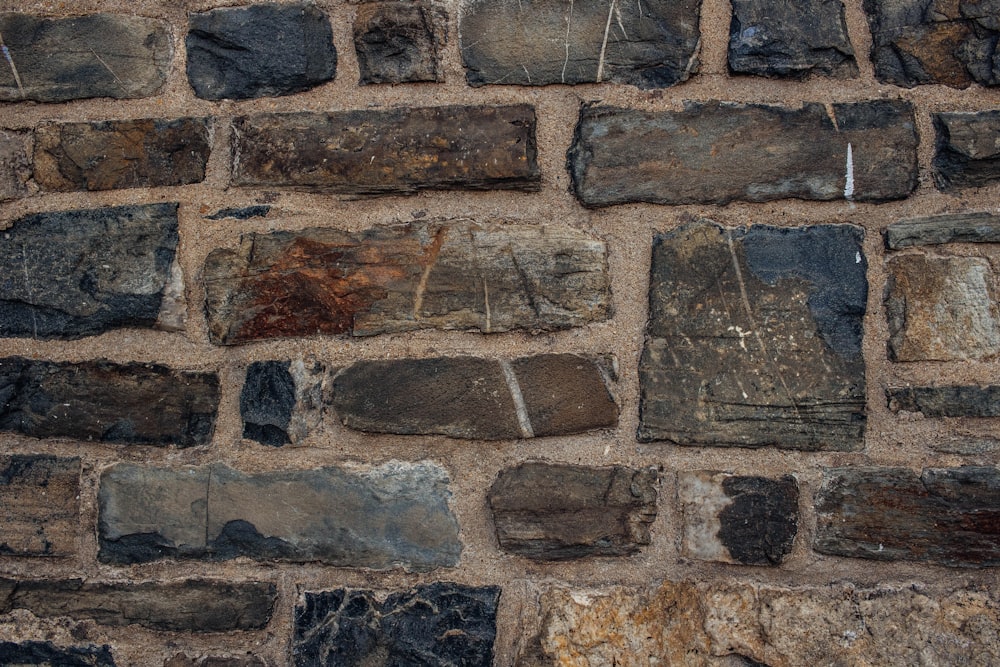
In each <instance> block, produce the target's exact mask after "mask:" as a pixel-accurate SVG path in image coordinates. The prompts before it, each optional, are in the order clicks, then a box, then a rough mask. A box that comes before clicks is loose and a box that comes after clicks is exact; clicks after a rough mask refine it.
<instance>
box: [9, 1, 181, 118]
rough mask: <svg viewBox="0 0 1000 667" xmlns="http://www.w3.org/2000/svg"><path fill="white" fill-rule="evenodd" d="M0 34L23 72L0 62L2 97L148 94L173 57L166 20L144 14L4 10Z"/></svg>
mask: <svg viewBox="0 0 1000 667" xmlns="http://www.w3.org/2000/svg"><path fill="white" fill-rule="evenodd" d="M0 34H2V35H3V40H4V45H5V46H6V47H7V51H8V52H9V53H10V60H11V61H12V62H13V63H14V66H15V67H16V68H17V73H18V76H17V78H15V77H14V70H13V69H12V68H11V67H8V66H7V65H8V63H6V62H5V63H4V66H3V67H0V102H16V101H19V100H35V101H36V102H64V101H66V100H77V99H83V98H87V97H114V98H119V99H123V98H135V97H149V96H150V95H152V94H154V93H155V92H156V91H157V90H159V88H160V87H161V86H162V85H163V84H164V83H165V82H166V80H167V74H168V73H169V71H170V61H171V58H172V56H173V48H172V46H171V42H170V30H169V27H168V26H167V24H166V23H164V22H163V21H156V20H154V19H148V18H143V17H139V16H125V15H118V14H90V15H88V16H78V17H73V18H60V19H47V18H42V17H40V16H32V15H30V14H0ZM18 79H20V83H19V82H18Z"/></svg>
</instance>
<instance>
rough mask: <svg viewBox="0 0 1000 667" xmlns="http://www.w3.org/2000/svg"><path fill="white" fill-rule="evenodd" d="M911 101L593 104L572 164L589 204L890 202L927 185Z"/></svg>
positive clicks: (579, 130)
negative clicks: (664, 106)
mask: <svg viewBox="0 0 1000 667" xmlns="http://www.w3.org/2000/svg"><path fill="white" fill-rule="evenodd" d="M916 148H917V133H916V126H915V123H914V118H913V109H912V107H911V106H910V104H909V103H907V102H903V101H886V100H880V101H869V102H855V103H849V104H834V105H832V112H831V113H828V111H827V108H826V107H824V106H823V105H822V104H805V105H804V106H802V107H801V108H798V109H793V108H789V107H779V106H764V105H748V104H736V103H724V102H688V103H686V104H685V108H684V110H683V111H660V112H649V111H639V110H635V109H619V108H614V107H599V106H585V107H583V108H582V109H581V111H580V121H579V123H578V124H577V127H576V133H575V135H574V139H573V145H572V146H571V147H570V150H569V152H568V154H567V159H568V162H567V166H568V169H569V171H570V175H571V176H572V180H573V190H574V192H575V194H576V196H577V198H578V199H579V200H580V202H581V203H582V204H583V205H584V206H609V205H612V204H624V203H630V202H652V203H657V204H689V203H704V204H727V203H729V202H731V201H771V200H774V199H784V198H790V197H794V198H798V199H814V200H834V199H850V200H857V201H876V202H877V201H886V200H891V199H901V198H904V197H906V196H908V195H909V194H910V193H911V192H912V191H913V189H914V188H915V187H916V185H917V153H916Z"/></svg>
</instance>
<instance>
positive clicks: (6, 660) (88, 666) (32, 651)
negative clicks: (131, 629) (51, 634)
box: [0, 641, 115, 667]
mask: <svg viewBox="0 0 1000 667" xmlns="http://www.w3.org/2000/svg"><path fill="white" fill-rule="evenodd" d="M0 664H4V665H12V666H13V665H18V666H19V667H20V665H43V666H45V667H47V666H49V665H52V666H55V665H60V666H65V667H115V659H114V657H112V655H111V647H110V646H108V645H107V644H105V645H104V646H95V645H93V644H89V645H85V646H56V645H55V644H53V643H52V642H40V641H26V642H5V641H0Z"/></svg>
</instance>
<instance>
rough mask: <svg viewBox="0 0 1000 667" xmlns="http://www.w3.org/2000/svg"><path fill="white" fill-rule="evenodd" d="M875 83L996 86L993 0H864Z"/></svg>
mask: <svg viewBox="0 0 1000 667" xmlns="http://www.w3.org/2000/svg"><path fill="white" fill-rule="evenodd" d="M864 9H865V13H866V14H867V15H868V25H869V27H870V28H871V31H872V40H873V44H872V60H873V61H874V64H875V76H876V77H878V79H879V81H883V82H885V83H893V84H895V85H897V86H905V87H907V88H912V87H913V86H916V85H919V84H925V83H940V84H944V85H946V86H952V87H955V88H965V87H966V86H968V85H970V84H972V83H973V82H975V83H979V84H982V85H984V86H995V85H997V84H1000V51H997V40H998V38H1000V21H998V20H997V16H1000V5H998V4H997V2H996V0H956V1H953V2H944V1H941V2H937V1H935V2H927V1H926V0H865V2H864Z"/></svg>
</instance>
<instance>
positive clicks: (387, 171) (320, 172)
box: [233, 105, 541, 195]
mask: <svg viewBox="0 0 1000 667" xmlns="http://www.w3.org/2000/svg"><path fill="white" fill-rule="evenodd" d="M233 127H234V131H235V137H234V139H233V150H234V152H235V155H236V159H235V161H234V167H233V184H234V185H241V186H253V187H261V186H262V187H281V186H291V187H298V188H308V189H319V190H324V191H329V192H335V193H342V194H353V195H379V194H407V193H412V192H417V191H418V190H526V191H534V190H538V189H539V187H540V183H541V176H540V173H539V170H538V162H537V149H536V147H535V110H534V109H533V108H532V107H529V106H527V105H516V106H506V107H485V106H480V107H459V106H452V107H430V108H399V109H390V110H384V111H374V110H371V111H338V112H332V113H293V114H262V115H257V116H241V117H239V118H236V119H235V120H234V121H233Z"/></svg>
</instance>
